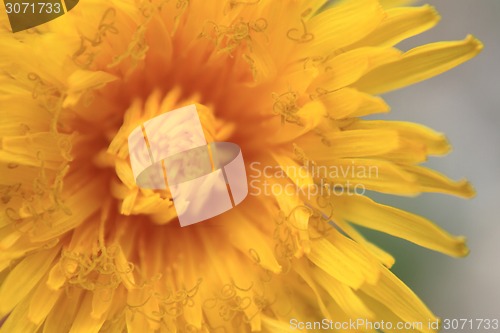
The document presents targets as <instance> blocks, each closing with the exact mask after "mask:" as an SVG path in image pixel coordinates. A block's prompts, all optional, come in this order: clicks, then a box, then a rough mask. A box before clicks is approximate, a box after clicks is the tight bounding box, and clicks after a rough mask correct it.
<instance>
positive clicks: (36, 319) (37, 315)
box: [28, 283, 63, 325]
mask: <svg viewBox="0 0 500 333" xmlns="http://www.w3.org/2000/svg"><path fill="white" fill-rule="evenodd" d="M62 292H63V290H62V289H59V290H57V291H54V290H52V289H50V288H49V287H48V286H47V284H45V283H39V284H38V287H37V288H36V290H35V293H34V294H33V296H32V297H31V302H30V306H29V312H28V319H29V320H31V321H32V322H33V323H35V324H37V325H40V324H42V323H43V321H44V320H45V318H47V315H48V314H49V313H50V311H52V309H53V308H54V305H55V304H56V302H57V300H58V299H59V296H61V294H62Z"/></svg>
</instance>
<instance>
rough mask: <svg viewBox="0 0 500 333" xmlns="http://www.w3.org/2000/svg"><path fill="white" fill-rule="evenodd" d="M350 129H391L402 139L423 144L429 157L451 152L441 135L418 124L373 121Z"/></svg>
mask: <svg viewBox="0 0 500 333" xmlns="http://www.w3.org/2000/svg"><path fill="white" fill-rule="evenodd" d="M348 128H350V129H371V130H375V129H389V130H396V131H398V133H399V135H400V137H402V138H404V139H406V140H409V141H411V142H415V143H417V144H422V145H423V146H424V147H425V150H426V154H427V155H444V154H447V153H449V152H450V150H451V146H450V144H449V142H448V140H447V139H446V136H444V135H443V134H441V133H438V132H436V131H433V130H432V129H430V128H428V127H426V126H423V125H419V124H416V123H410V122H403V121H385V120H371V121H358V122H355V123H353V124H352V125H351V126H349V127H348Z"/></svg>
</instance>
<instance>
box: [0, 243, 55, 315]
mask: <svg viewBox="0 0 500 333" xmlns="http://www.w3.org/2000/svg"><path fill="white" fill-rule="evenodd" d="M59 249H60V246H56V247H55V248H53V249H50V250H45V251H40V252H38V253H35V254H32V255H29V256H27V257H26V258H24V259H23V260H22V261H21V262H20V263H19V264H17V265H16V267H15V268H14V269H13V270H12V272H10V273H9V275H8V276H7V278H6V279H5V281H4V282H3V284H2V286H1V288H0V299H1V300H2V302H0V317H1V316H4V315H5V314H7V313H9V312H10V311H11V310H12V309H13V308H14V307H15V306H16V305H17V304H18V303H19V302H20V301H21V300H22V299H23V298H24V297H25V296H26V295H28V293H29V292H30V291H31V290H32V289H33V288H34V287H35V286H36V284H37V283H38V282H39V281H40V279H41V278H42V277H43V275H44V274H45V273H47V270H48V269H49V267H50V265H51V264H52V260H53V259H54V257H55V256H56V254H57V253H58V252H59Z"/></svg>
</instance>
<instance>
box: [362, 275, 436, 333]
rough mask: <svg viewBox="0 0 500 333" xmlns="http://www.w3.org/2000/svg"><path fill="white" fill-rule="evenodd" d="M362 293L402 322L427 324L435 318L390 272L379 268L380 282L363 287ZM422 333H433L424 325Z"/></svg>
mask: <svg viewBox="0 0 500 333" xmlns="http://www.w3.org/2000/svg"><path fill="white" fill-rule="evenodd" d="M362 291H363V292H364V293H366V294H367V295H369V296H370V297H373V298H374V299H376V300H378V301H379V302H380V303H382V304H384V305H385V306H387V308H389V309H390V310H391V311H392V312H393V313H394V314H395V315H397V316H398V317H399V318H401V319H402V321H404V322H411V323H417V322H422V323H427V322H428V320H429V319H434V318H435V316H434V315H433V314H432V312H430V311H429V309H428V308H427V307H426V306H425V304H424V303H423V302H422V301H421V300H420V299H419V298H418V297H417V296H416V295H415V293H413V291H411V289H410V288H408V287H407V286H406V285H405V284H404V283H403V282H401V281H400V280H399V279H398V278H397V277H396V276H395V275H394V274H393V273H391V271H389V270H388V269H387V268H385V267H381V275H380V280H379V282H378V283H377V284H376V285H368V284H367V285H364V286H363V288H362ZM422 332H433V330H431V329H429V328H428V327H427V325H425V324H424V326H423V329H422Z"/></svg>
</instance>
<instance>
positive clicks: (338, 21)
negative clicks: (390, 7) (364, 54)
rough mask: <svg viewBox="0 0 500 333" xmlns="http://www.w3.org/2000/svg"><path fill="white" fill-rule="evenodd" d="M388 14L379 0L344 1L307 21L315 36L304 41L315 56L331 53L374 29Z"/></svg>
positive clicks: (308, 50) (309, 51)
mask: <svg viewBox="0 0 500 333" xmlns="http://www.w3.org/2000/svg"><path fill="white" fill-rule="evenodd" d="M384 17H385V13H384V11H383V9H382V7H381V6H380V4H379V2H378V1H376V0H343V1H341V2H340V3H339V4H335V5H334V6H332V7H331V8H330V9H327V10H325V11H324V12H322V13H320V14H318V15H316V16H314V17H313V18H311V19H310V20H309V21H308V22H307V27H308V29H309V32H310V33H311V34H312V35H314V38H313V40H312V41H311V42H310V43H307V44H305V45H306V49H307V52H308V53H309V54H313V55H328V54H330V53H331V52H333V51H334V50H338V49H340V48H343V47H345V46H347V45H350V44H352V43H354V42H356V41H358V40H360V39H361V38H363V37H365V36H366V35H368V34H369V33H370V32H372V31H373V30H374V29H375V28H376V27H377V26H378V25H379V24H380V22H382V20H383V19H384Z"/></svg>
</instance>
